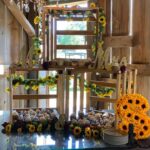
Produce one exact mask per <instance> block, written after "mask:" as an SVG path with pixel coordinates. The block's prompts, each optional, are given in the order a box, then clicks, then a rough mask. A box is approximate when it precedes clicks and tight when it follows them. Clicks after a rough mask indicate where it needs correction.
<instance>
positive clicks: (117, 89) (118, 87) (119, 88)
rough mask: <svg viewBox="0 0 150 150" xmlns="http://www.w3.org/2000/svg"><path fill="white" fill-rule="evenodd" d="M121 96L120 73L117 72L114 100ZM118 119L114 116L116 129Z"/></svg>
mask: <svg viewBox="0 0 150 150" xmlns="http://www.w3.org/2000/svg"><path fill="white" fill-rule="evenodd" d="M120 94H121V72H120V71H119V73H118V75H117V84H116V99H118V98H119V97H120ZM117 124H118V117H117V115H115V127H116V129H117Z"/></svg>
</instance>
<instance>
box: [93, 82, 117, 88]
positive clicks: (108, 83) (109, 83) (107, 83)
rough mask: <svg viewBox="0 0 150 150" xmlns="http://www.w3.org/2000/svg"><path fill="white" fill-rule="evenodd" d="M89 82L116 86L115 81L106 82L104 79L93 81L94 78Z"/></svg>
mask: <svg viewBox="0 0 150 150" xmlns="http://www.w3.org/2000/svg"><path fill="white" fill-rule="evenodd" d="M91 82H92V83H95V84H96V85H100V86H106V87H114V88H115V87H116V83H111V82H106V81H95V80H91Z"/></svg>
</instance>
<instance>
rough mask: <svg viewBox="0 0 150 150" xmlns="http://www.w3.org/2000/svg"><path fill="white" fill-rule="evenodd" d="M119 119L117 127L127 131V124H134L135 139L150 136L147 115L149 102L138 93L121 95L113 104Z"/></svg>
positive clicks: (149, 120) (149, 118) (149, 121)
mask: <svg viewBox="0 0 150 150" xmlns="http://www.w3.org/2000/svg"><path fill="white" fill-rule="evenodd" d="M115 109H116V115H117V116H118V118H119V120H121V121H120V122H119V123H118V124H117V128H118V129H119V130H120V131H123V132H126V133H128V126H129V124H133V125H134V133H135V138H136V139H145V138H148V137H149V136H150V126H149V123H150V117H149V116H147V114H146V113H147V111H148V110H149V103H148V100H147V99H146V98H144V97H143V96H142V95H140V94H127V95H124V96H122V97H121V98H120V99H119V100H118V101H117V103H116V106H115Z"/></svg>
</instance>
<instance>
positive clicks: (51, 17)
mask: <svg viewBox="0 0 150 150" xmlns="http://www.w3.org/2000/svg"><path fill="white" fill-rule="evenodd" d="M50 34H51V38H50V40H51V60H53V52H54V50H53V17H52V16H51V33H50Z"/></svg>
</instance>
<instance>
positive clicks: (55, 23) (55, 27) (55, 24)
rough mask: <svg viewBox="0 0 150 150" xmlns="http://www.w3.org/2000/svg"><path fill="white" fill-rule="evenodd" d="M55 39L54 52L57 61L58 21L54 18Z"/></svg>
mask: <svg viewBox="0 0 150 150" xmlns="http://www.w3.org/2000/svg"><path fill="white" fill-rule="evenodd" d="M53 25H54V26H53V27H54V28H53V32H54V33H53V38H54V42H53V44H54V45H53V46H54V49H53V51H54V59H56V57H57V56H56V54H57V52H56V49H57V47H56V45H57V35H56V30H57V21H56V19H55V18H54V23H53Z"/></svg>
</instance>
